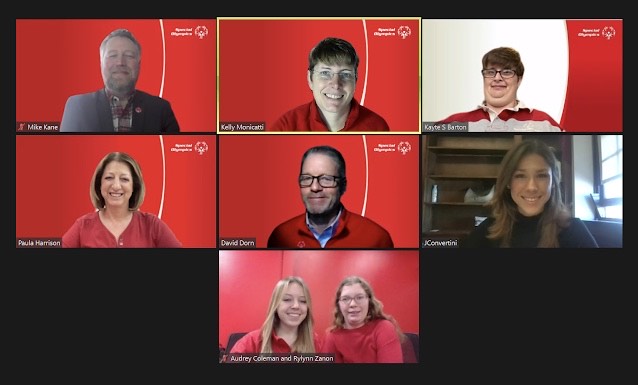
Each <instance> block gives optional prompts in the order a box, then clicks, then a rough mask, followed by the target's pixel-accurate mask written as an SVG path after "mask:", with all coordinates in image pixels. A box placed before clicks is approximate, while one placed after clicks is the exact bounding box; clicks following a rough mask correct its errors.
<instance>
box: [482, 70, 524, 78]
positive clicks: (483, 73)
mask: <svg viewBox="0 0 638 385" xmlns="http://www.w3.org/2000/svg"><path fill="white" fill-rule="evenodd" d="M485 71H494V76H485ZM503 71H512V72H513V75H512V76H503ZM496 74H500V75H501V78H503V79H511V78H513V77H514V76H516V75H518V73H517V72H516V70H513V69H510V68H504V69H502V70H495V69H494V68H485V69H482V70H481V75H483V77H484V78H487V79H492V78H495V77H496Z"/></svg>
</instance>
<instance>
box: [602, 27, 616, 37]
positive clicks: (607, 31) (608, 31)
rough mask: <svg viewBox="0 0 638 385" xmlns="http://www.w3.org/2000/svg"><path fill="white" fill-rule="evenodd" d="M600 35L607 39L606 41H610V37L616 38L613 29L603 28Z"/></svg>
mask: <svg viewBox="0 0 638 385" xmlns="http://www.w3.org/2000/svg"><path fill="white" fill-rule="evenodd" d="M602 35H603V36H604V37H606V38H607V40H611V38H612V37H614V36H616V30H615V29H614V27H605V28H603V32H602Z"/></svg>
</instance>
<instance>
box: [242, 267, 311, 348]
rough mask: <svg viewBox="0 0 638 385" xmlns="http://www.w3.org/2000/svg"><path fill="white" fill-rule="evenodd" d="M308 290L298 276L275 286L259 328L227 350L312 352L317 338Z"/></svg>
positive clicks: (285, 279)
mask: <svg viewBox="0 0 638 385" xmlns="http://www.w3.org/2000/svg"><path fill="white" fill-rule="evenodd" d="M313 322H314V321H313V313H312V300H311V299H310V290H309V289H308V286H307V285H306V283H305V282H304V280H303V279H302V278H301V277H295V276H290V277H286V278H284V279H282V280H280V281H279V282H277V284H276V285H275V288H274V289H273V291H272V296H271V297H270V304H269V305H268V311H267V312H266V320H265V321H264V323H263V324H262V325H261V328H260V329H257V330H253V331H251V332H249V333H247V334H246V335H244V336H243V337H242V338H240V339H239V340H238V341H237V342H236V343H235V345H234V346H233V347H232V349H231V351H230V353H315V352H316V351H318V349H319V345H320V343H319V339H318V336H317V334H316V333H315V332H314V329H313Z"/></svg>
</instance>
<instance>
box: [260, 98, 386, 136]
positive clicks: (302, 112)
mask: <svg viewBox="0 0 638 385" xmlns="http://www.w3.org/2000/svg"><path fill="white" fill-rule="evenodd" d="M266 130H267V131H328V132H329V131H330V129H328V126H327V125H326V123H324V121H323V119H322V118H321V113H320V112H319V107H317V103H315V101H314V99H313V100H312V101H311V102H310V103H306V104H302V105H301V106H299V107H296V108H293V109H292V110H290V111H288V112H286V113H285V114H284V115H282V116H281V117H280V118H279V119H277V121H275V123H273V125H272V127H268V126H267V127H266ZM343 131H390V127H389V126H388V123H386V121H385V119H383V118H382V117H381V116H380V115H378V114H377V113H376V112H373V111H372V110H370V109H368V108H366V107H364V106H362V105H360V104H359V102H358V101H357V100H356V99H354V98H353V99H352V102H351V103H350V113H349V114H348V119H347V120H346V124H345V125H344V127H343V128H342V129H341V130H339V132H343Z"/></svg>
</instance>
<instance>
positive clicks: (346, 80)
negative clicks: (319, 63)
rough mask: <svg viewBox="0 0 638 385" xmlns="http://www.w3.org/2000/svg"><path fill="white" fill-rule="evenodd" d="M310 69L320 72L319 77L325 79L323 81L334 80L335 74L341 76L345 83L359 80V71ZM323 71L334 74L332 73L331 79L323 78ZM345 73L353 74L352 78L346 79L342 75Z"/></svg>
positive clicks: (340, 78)
mask: <svg viewBox="0 0 638 385" xmlns="http://www.w3.org/2000/svg"><path fill="white" fill-rule="evenodd" d="M308 71H310V72H313V73H317V74H319V78H320V79H321V80H323V81H326V82H328V81H330V80H332V79H333V78H334V76H335V75H337V76H338V77H339V80H341V81H342V82H344V83H349V82H353V83H354V82H356V81H357V73H356V72H343V71H342V72H333V71H330V70H308ZM322 72H328V73H330V74H332V75H330V79H322V78H321V73H322ZM343 75H350V76H352V79H344V78H343V77H342V76H343Z"/></svg>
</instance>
